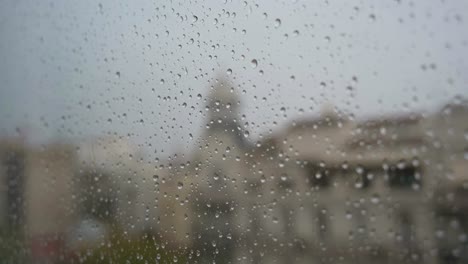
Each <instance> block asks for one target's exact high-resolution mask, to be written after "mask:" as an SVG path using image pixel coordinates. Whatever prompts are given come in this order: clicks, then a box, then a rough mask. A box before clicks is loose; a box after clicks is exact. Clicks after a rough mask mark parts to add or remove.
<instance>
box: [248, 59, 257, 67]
mask: <svg viewBox="0 0 468 264" xmlns="http://www.w3.org/2000/svg"><path fill="white" fill-rule="evenodd" d="M250 63H251V65H252V68H257V65H258V62H257V60H256V59H253V60H252V61H251V62H250Z"/></svg>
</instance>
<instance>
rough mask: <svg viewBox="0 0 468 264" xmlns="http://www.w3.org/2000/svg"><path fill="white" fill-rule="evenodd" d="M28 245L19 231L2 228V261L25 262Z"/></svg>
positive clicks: (0, 256) (0, 236) (0, 245)
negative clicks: (14, 231)
mask: <svg viewBox="0 0 468 264" xmlns="http://www.w3.org/2000/svg"><path fill="white" fill-rule="evenodd" d="M26 255H27V252H26V246H25V244H24V242H23V240H22V239H21V236H20V235H19V234H17V233H13V232H7V231H5V230H0V263H2V264H4V263H5V264H6V263H24V262H25V260H26Z"/></svg>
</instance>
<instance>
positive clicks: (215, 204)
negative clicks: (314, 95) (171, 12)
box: [0, 76, 468, 263]
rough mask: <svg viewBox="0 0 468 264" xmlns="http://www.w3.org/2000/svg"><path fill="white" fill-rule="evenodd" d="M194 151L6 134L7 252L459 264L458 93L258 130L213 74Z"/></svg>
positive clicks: (463, 204)
mask: <svg viewBox="0 0 468 264" xmlns="http://www.w3.org/2000/svg"><path fill="white" fill-rule="evenodd" d="M211 87H212V89H211V91H210V94H209V97H208V99H207V100H206V112H207V118H206V129H205V130H204V131H203V133H202V136H201V137H200V139H198V140H197V141H195V142H197V143H195V148H193V151H191V152H189V153H175V154H173V155H171V156H170V157H169V158H167V160H156V161H152V160H148V159H147V158H146V157H145V156H144V155H142V154H141V153H139V152H138V149H137V148H136V147H135V146H133V145H132V143H131V142H130V141H128V140H127V139H126V137H124V136H117V135H115V136H105V137H99V138H90V139H89V140H86V141H83V142H80V143H79V144H71V143H68V142H65V141H57V142H53V143H48V144H44V145H41V146H39V147H32V146H30V145H28V144H26V143H25V142H24V139H23V138H21V137H14V138H4V139H2V142H1V153H0V157H1V174H0V176H1V177H0V179H1V196H0V210H1V214H0V215H1V216H2V218H1V219H0V224H1V228H2V239H1V244H0V245H1V247H0V249H1V251H0V253H1V254H2V255H1V258H2V259H3V261H5V263H19V262H26V261H32V262H33V263H94V262H98V263H100V262H108V263H136V262H141V263H154V261H156V263H158V262H160V263H171V262H177V261H181V262H184V263H185V262H188V263H213V262H214V263H289V262H294V263H395V262H397V261H398V262H401V263H466V261H468V233H467V232H468V203H467V201H468V174H467V172H468V149H467V146H468V122H467V121H468V102H467V101H466V100H465V99H463V98H457V99H456V100H454V101H453V102H451V103H449V104H446V105H444V106H443V107H441V108H440V109H439V110H438V111H437V112H435V113H434V114H431V115H422V114H420V113H417V112H415V113H411V114H405V115H395V116H390V115H389V116H385V115H383V116H382V115H376V116H375V118H370V119H367V120H362V121H354V120H349V119H348V118H346V117H345V116H343V115H342V114H341V113H340V112H339V111H338V110H337V108H335V107H334V106H333V105H331V104H325V105H324V106H323V109H322V113H321V114H320V115H318V116H315V117H304V118H303V119H301V120H296V121H294V122H292V123H291V124H290V125H289V126H286V127H285V128H284V129H281V130H278V131H274V133H272V134H271V135H270V136H269V137H265V138H263V139H261V140H258V141H255V142H252V141H250V140H249V139H248V135H247V134H246V133H247V131H246V130H243V129H241V126H240V125H239V122H240V120H241V117H240V116H239V115H238V113H239V108H240V107H241V104H240V101H239V99H238V96H237V94H236V93H234V92H232V90H231V87H232V84H231V83H230V81H229V80H228V79H225V78H223V77H222V76H221V77H220V76H218V78H215V79H214V81H213V84H212V86H211Z"/></svg>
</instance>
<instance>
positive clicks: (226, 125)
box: [207, 75, 242, 137]
mask: <svg viewBox="0 0 468 264" xmlns="http://www.w3.org/2000/svg"><path fill="white" fill-rule="evenodd" d="M207 107H208V109H209V110H208V127H209V129H208V134H211V135H212V134H214V133H228V134H233V135H236V137H237V136H240V137H241V136H242V131H241V129H240V119H239V116H238V115H239V107H240V101H239V97H238V95H237V94H236V92H235V90H234V86H233V85H232V83H231V82H230V81H229V80H228V79H226V78H225V76H222V75H218V76H217V78H215V80H214V82H213V84H212V85H211V91H210V94H209V97H208V100H207Z"/></svg>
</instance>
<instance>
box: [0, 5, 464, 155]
mask: <svg viewBox="0 0 468 264" xmlns="http://www.w3.org/2000/svg"><path fill="white" fill-rule="evenodd" d="M0 13H1V18H0V36H1V41H0V83H1V88H0V133H1V135H2V136H5V135H11V134H14V131H15V129H16V127H21V128H22V129H23V130H26V131H27V133H28V137H29V138H30V139H31V140H33V141H37V142H41V141H44V140H50V139H53V138H57V137H59V138H84V137H88V136H91V135H93V136H95V135H102V134H105V133H107V132H115V133H117V134H119V135H127V134H129V135H130V140H131V141H133V142H136V143H138V144H140V145H142V146H146V147H147V148H146V149H147V151H150V152H157V153H161V152H162V151H163V150H164V152H165V153H168V152H172V151H173V150H174V149H181V148H182V149H183V148H186V146H189V145H193V144H195V143H194V139H190V136H189V134H192V135H193V136H194V137H195V138H196V137H197V135H199V132H200V130H201V129H202V128H204V122H205V121H204V120H203V118H204V114H203V113H200V111H202V112H203V111H204V110H203V105H204V102H203V100H204V98H206V95H207V93H208V89H209V83H210V82H211V81H212V79H213V78H214V77H215V76H216V74H218V73H221V74H226V75H227V76H228V77H229V78H231V79H232V80H233V83H234V84H235V85H236V86H235V89H236V91H237V92H238V93H239V94H240V98H241V100H242V103H243V107H242V114H244V115H245V119H244V120H243V121H242V122H243V123H244V122H249V126H248V128H247V129H249V130H250V132H251V133H250V134H251V135H252V138H253V139H255V138H258V135H259V134H260V133H263V134H265V133H267V132H268V130H269V129H276V128H275V127H274V126H273V124H274V122H277V123H279V124H283V123H284V122H286V121H287V120H290V119H293V118H298V117H299V116H300V115H301V112H302V111H301V109H302V110H303V114H302V116H308V115H313V114H317V113H318V112H319V111H320V109H321V106H322V105H323V104H324V103H325V102H330V103H332V104H333V105H336V106H337V107H338V108H339V109H341V110H343V111H345V113H347V114H351V113H352V114H355V115H356V116H357V117H365V116H376V115H379V114H382V113H399V112H405V111H414V110H418V111H422V110H428V111H429V110H431V109H434V108H435V107H437V106H439V105H440V104H443V103H445V102H447V101H449V100H450V99H451V98H453V97H454V96H457V95H461V96H464V97H467V96H468V87H467V84H468V24H467V22H466V20H467V19H468V18H467V17H466V14H468V2H467V1H463V0H459V1H440V0H425V1H405V0H401V1H370V0H369V1H283V2H278V1H256V2H252V1H246V2H243V1H240V2H237V1H232V2H231V1H228V2H227V3H223V2H222V1H209V2H204V1H200V2H196V1H192V2H185V1H171V2H167V3H165V2H164V1H101V2H100V3H99V2H95V1H2V8H1V10H0ZM252 60H256V61H257V65H256V66H255V65H253V63H252ZM228 69H231V70H232V73H231V74H229V75H228ZM353 79H354V80H353ZM348 86H352V88H351V89H349V88H347V87H348ZM198 94H201V95H202V99H199V97H198V96H197V95H198ZM282 107H285V108H286V115H287V117H286V118H285V117H283V113H282V112H281V111H280V109H281V108H282ZM149 143H151V146H149Z"/></svg>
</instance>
